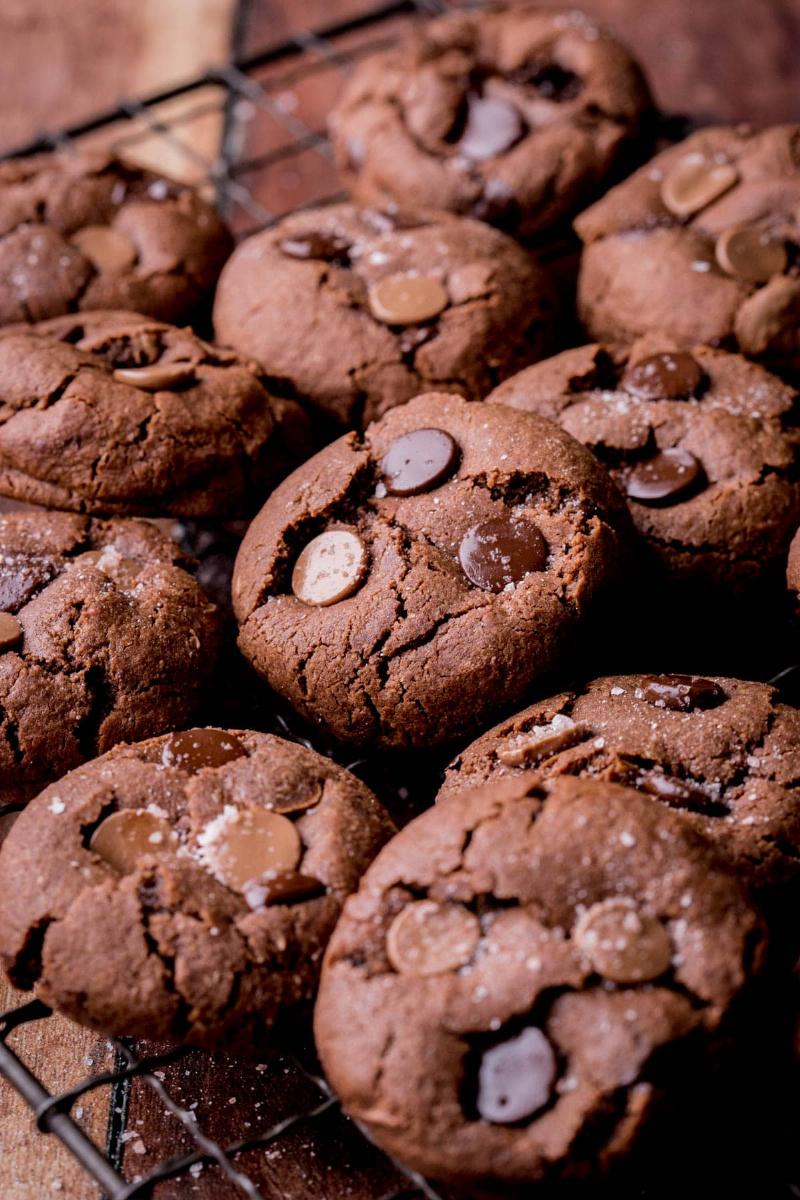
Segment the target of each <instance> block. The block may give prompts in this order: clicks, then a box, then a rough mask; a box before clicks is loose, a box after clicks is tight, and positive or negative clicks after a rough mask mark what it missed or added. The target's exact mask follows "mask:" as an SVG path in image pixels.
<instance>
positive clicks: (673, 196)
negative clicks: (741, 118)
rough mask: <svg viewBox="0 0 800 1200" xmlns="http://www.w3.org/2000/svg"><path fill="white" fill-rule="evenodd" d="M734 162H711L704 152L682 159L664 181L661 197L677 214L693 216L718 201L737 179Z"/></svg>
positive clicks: (737, 173) (737, 174) (666, 205)
mask: <svg viewBox="0 0 800 1200" xmlns="http://www.w3.org/2000/svg"><path fill="white" fill-rule="evenodd" d="M738 179H739V172H738V171H737V170H736V168H735V167H734V166H733V165H732V164H731V163H711V162H708V161H707V160H706V159H704V158H703V156H702V155H701V154H687V155H685V156H684V157H683V158H681V159H679V160H678V162H677V163H676V164H675V166H674V167H673V168H672V170H671V171H670V172H669V174H668V175H667V176H666V177H665V179H664V182H663V183H662V184H661V199H662V200H663V202H664V205H665V207H666V208H668V209H669V211H670V212H671V213H673V214H674V215H675V216H676V217H691V216H692V215H693V214H694V213H696V212H700V209H701V208H706V207H707V206H708V205H709V204H711V202H712V201H713V200H717V199H718V198H719V197H720V196H722V195H723V194H724V193H725V192H727V191H729V189H730V188H732V187H733V185H734V184H735V183H736V182H737V181H738Z"/></svg>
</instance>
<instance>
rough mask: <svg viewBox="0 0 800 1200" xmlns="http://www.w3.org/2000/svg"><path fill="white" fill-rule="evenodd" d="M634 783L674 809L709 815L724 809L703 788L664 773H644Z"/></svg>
mask: <svg viewBox="0 0 800 1200" xmlns="http://www.w3.org/2000/svg"><path fill="white" fill-rule="evenodd" d="M634 783H635V785H636V787H637V788H639V790H640V791H642V792H647V794H648V796H655V797H656V799H657V800H663V801H664V802H665V803H666V804H669V805H670V806H671V807H672V808H681V809H688V810H689V812H700V813H707V814H709V815H713V814H714V813H717V812H719V811H720V810H721V809H724V805H720V804H719V802H718V801H716V800H715V799H714V798H713V797H712V796H709V795H708V793H707V792H704V791H703V789H702V788H700V787H697V786H696V785H695V784H691V783H687V781H686V780H685V779H677V778H676V777H675V776H674V775H665V774H664V772H663V771H642V773H641V774H640V775H637V776H636V779H635V780H634ZM725 811H727V810H725Z"/></svg>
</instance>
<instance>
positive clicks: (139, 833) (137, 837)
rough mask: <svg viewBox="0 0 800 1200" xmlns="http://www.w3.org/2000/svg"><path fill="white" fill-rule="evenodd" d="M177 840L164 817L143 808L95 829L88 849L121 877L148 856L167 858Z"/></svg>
mask: <svg viewBox="0 0 800 1200" xmlns="http://www.w3.org/2000/svg"><path fill="white" fill-rule="evenodd" d="M176 840H177V838H176V834H175V831H174V830H173V828H172V826H171V825H170V823H169V821H167V820H166V818H165V817H159V816H157V815H156V814H155V813H151V812H148V811H147V809H144V808H124V809H122V811H121V812H115V813H112V814H111V816H109V817H106V819H105V821H102V822H101V823H100V824H99V825H98V826H97V829H95V831H94V833H93V834H92V839H91V841H90V842H89V849H90V850H92V851H93V852H94V853H95V854H97V855H98V856H99V857H100V858H102V859H104V860H105V862H107V863H108V865H109V866H110V867H113V868H114V870H115V871H119V873H120V875H130V874H131V873H132V872H133V871H135V870H136V867H137V864H138V863H139V862H140V861H141V859H143V858H145V857H146V856H147V855H157V856H162V857H163V855H164V854H168V853H169V852H170V851H171V850H172V849H173V848H174V847H175V843H176Z"/></svg>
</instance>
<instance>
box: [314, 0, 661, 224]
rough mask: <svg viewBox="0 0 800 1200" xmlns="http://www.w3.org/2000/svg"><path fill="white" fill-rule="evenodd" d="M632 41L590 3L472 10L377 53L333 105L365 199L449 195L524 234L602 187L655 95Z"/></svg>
mask: <svg viewBox="0 0 800 1200" xmlns="http://www.w3.org/2000/svg"><path fill="white" fill-rule="evenodd" d="M650 103H651V101H650V96H649V93H648V90H647V85H646V83H645V81H644V78H643V76H642V73H641V71H640V69H639V68H638V66H637V65H636V64H635V63H634V62H633V60H632V59H631V57H630V55H629V54H628V53H627V51H626V50H625V49H624V48H623V47H622V46H621V45H620V44H619V43H618V42H617V41H615V40H614V39H613V38H611V37H610V36H609V35H608V34H606V33H603V32H601V31H600V30H599V29H597V27H596V26H595V25H593V24H592V23H591V21H589V20H588V19H587V18H586V17H585V16H583V14H581V13H558V14H552V13H545V12H541V11H538V10H536V9H535V8H531V7H529V6H523V7H514V8H511V9H506V10H502V11H499V12H497V11H494V12H489V13H459V14H457V15H451V16H449V17H445V18H443V19H441V20H438V21H433V22H430V23H427V24H424V25H422V26H420V27H419V29H418V30H417V31H416V33H415V35H414V36H413V37H412V38H411V40H410V41H408V42H407V43H406V44H404V45H402V46H401V47H400V48H393V49H391V50H388V51H384V52H383V53H380V54H375V55H371V56H370V57H369V58H367V59H366V60H365V61H364V62H363V63H362V64H361V66H360V67H359V68H358V70H357V71H356V73H355V75H354V77H353V79H352V80H351V82H350V83H349V85H348V87H347V88H346V90H345V93H344V96H343V98H342V100H341V103H340V104H339V106H338V108H337V109H336V111H335V113H334V114H333V117H332V119H331V133H332V137H333V143H334V147H335V149H336V152H337V158H338V161H339V165H340V167H341V169H342V171H343V173H344V177H345V180H346V182H347V184H348V186H349V187H350V188H351V189H352V191H353V193H354V195H355V196H356V198H357V199H358V200H360V201H361V202H362V203H364V204H377V205H382V206H386V205H388V204H392V203H395V204H399V205H400V206H401V207H407V208H411V209H413V208H420V207H422V208H426V207H429V208H441V209H447V210H449V211H451V212H457V213H465V214H468V215H469V216H474V217H479V218H481V220H486V221H491V222H492V223H495V224H498V225H501V226H502V227H503V228H505V229H507V230H509V231H513V232H514V233H515V234H517V235H518V236H521V237H531V236H533V235H536V234H541V233H542V232H544V231H546V230H548V229H549V228H550V227H551V226H553V225H554V224H556V223H557V222H558V221H559V220H561V219H562V218H564V217H565V216H568V215H570V214H571V213H574V212H576V211H577V210H578V209H579V208H581V207H582V206H583V205H584V204H585V203H586V202H587V200H589V199H591V198H592V197H593V196H594V195H596V194H597V192H598V190H599V189H600V187H601V185H602V184H603V182H604V181H605V180H606V179H607V178H608V175H609V173H610V172H611V171H612V169H613V168H614V166H615V165H616V163H617V162H618V160H619V157H620V154H621V151H622V150H623V149H624V148H625V147H626V146H627V145H628V144H629V143H630V142H631V140H632V139H634V138H635V137H636V136H637V135H638V133H639V132H640V125H641V122H642V117H643V115H644V113H645V112H646V111H647V110H648V109H649V107H650Z"/></svg>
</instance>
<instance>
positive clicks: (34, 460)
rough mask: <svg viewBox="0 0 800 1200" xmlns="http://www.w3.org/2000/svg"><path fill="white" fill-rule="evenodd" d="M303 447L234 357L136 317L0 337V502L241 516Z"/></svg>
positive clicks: (304, 440)
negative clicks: (1, 497)
mask: <svg viewBox="0 0 800 1200" xmlns="http://www.w3.org/2000/svg"><path fill="white" fill-rule="evenodd" d="M307 448H308V423H307V419H306V417H305V414H304V413H303V412H302V410H301V409H300V407H299V406H298V405H297V404H296V403H295V402H294V401H293V400H284V399H281V398H279V397H277V396H275V395H273V394H272V393H270V392H269V391H267V389H266V388H265V386H264V384H263V382H262V380H261V379H260V378H259V376H258V374H257V368H256V367H255V366H254V364H252V363H248V362H245V361H243V360H242V359H240V358H238V357H237V356H236V355H235V354H233V353H231V352H229V351H227V350H220V349H218V348H217V347H215V346H210V345H209V344H208V343H207V342H202V341H201V340H200V339H199V338H197V337H195V336H194V334H193V333H192V332H191V331H190V330H188V329H176V328H174V327H173V326H171V325H163V324H161V323H160V322H158V321H154V320H152V319H149V318H147V317H140V316H137V315H136V314H135V313H122V312H110V313H87V314H81V315H80V316H75V317H71V316H70V317H57V318H55V319H54V320H52V321H44V322H42V323H40V324H38V325H35V326H33V327H32V328H30V329H27V328H25V329H20V328H15V329H13V330H9V331H7V332H6V333H4V334H2V335H0V492H2V493H3V494H5V495H7V496H13V497H15V498H17V499H19V500H27V501H30V502H32V503H36V504H44V505H47V506H48V507H52V508H61V509H70V510H73V511H78V512H90V513H122V514H137V515H154V516H157V515H161V514H168V513H169V514H174V515H179V516H236V515H242V514H244V513H247V512H252V511H253V509H254V508H256V507H257V505H258V504H259V503H260V502H261V500H263V497H264V495H265V494H266V493H267V492H268V491H269V490H270V488H271V487H272V485H273V484H274V483H275V482H276V481H277V479H279V478H282V477H283V475H284V474H286V472H287V471H288V470H289V468H290V467H291V466H292V465H293V464H294V463H295V462H297V461H299V460H300V459H301V458H302V457H303V456H304V454H305V452H306V451H307Z"/></svg>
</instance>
